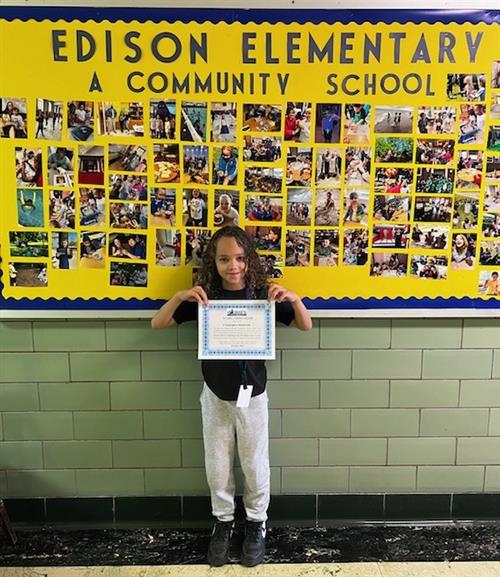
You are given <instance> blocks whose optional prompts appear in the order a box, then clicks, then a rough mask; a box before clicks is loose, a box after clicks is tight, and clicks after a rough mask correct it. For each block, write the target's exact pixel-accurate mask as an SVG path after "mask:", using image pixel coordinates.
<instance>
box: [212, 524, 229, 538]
mask: <svg viewBox="0 0 500 577" xmlns="http://www.w3.org/2000/svg"><path fill="white" fill-rule="evenodd" d="M232 529H233V524H232V523H231V522H227V523H224V522H222V523H216V524H215V527H214V531H213V533H212V535H215V536H216V537H225V536H226V535H231V531H232Z"/></svg>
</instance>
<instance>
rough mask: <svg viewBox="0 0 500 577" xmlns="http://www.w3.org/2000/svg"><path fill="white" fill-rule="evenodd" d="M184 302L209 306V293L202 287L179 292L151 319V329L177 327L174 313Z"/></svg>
mask: <svg viewBox="0 0 500 577" xmlns="http://www.w3.org/2000/svg"><path fill="white" fill-rule="evenodd" d="M184 301H190V302H198V303H200V304H204V305H206V304H208V297H207V293H206V292H205V291H204V290H203V288H202V287H201V286H195V287H193V288H191V289H188V290H185V291H179V292H178V293H176V294H175V295H174V296H173V297H172V298H171V299H170V300H168V301H167V302H166V303H165V304H164V305H163V306H162V307H161V309H160V310H159V311H158V312H157V313H156V314H155V315H154V317H153V318H152V319H151V327H152V328H153V329H165V328H167V327H171V326H172V325H175V324H176V323H175V320H174V313H175V311H176V310H177V308H178V307H179V306H180V304H181V303H182V302H184Z"/></svg>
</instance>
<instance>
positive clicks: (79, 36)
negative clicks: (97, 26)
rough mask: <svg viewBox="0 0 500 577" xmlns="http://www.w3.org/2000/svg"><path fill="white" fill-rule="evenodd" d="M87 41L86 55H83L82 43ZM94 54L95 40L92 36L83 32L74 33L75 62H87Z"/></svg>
mask: <svg viewBox="0 0 500 577" xmlns="http://www.w3.org/2000/svg"><path fill="white" fill-rule="evenodd" d="M84 40H87V42H88V43H89V49H88V52H87V54H84V53H83V41H84ZM94 54H95V40H94V37H93V36H92V34H89V33H88V32H86V31H85V30H77V31H76V61H77V62H87V60H90V59H91V58H92V56H94Z"/></svg>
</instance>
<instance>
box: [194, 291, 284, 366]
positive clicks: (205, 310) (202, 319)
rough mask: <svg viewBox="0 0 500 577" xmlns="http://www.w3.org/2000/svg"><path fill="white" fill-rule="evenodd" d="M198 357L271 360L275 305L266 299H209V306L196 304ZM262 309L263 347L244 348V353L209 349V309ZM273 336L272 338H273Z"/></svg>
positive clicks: (273, 354) (273, 343)
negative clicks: (264, 337)
mask: <svg viewBox="0 0 500 577" xmlns="http://www.w3.org/2000/svg"><path fill="white" fill-rule="evenodd" d="M198 307H199V308H198V311H199V312H198V359H201V360H210V359H212V360H217V359H219V360H244V359H258V360H259V359H260V360H272V359H274V358H275V357H276V345H275V343H276V338H275V334H276V333H275V318H276V307H275V305H274V303H269V302H268V301H266V300H263V299H258V300H221V301H210V304H209V306H204V305H198ZM228 307H231V308H235V309H248V308H251V309H264V313H265V325H266V326H265V329H266V343H265V347H264V348H263V349H259V350H254V351H252V350H246V351H245V352H244V353H242V352H241V351H235V350H233V349H227V350H221V349H218V350H216V351H211V350H210V348H209V345H208V332H207V326H208V315H209V313H210V311H214V310H221V309H227V308H228ZM273 337H274V338H273Z"/></svg>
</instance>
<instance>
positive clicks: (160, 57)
mask: <svg viewBox="0 0 500 577" xmlns="http://www.w3.org/2000/svg"><path fill="white" fill-rule="evenodd" d="M164 38H168V39H169V40H172V42H173V43H174V47H175V50H174V53H173V54H172V56H163V55H161V54H160V53H159V52H158V44H159V43H160V40H163V39H164ZM181 49H182V47H181V41H180V40H179V39H178V38H177V36H176V35H175V34H172V32H162V33H161V34H157V35H156V36H155V37H154V38H153V41H152V42H151V52H152V53H153V56H154V57H155V58H156V60H159V61H160V62H164V63H165V64H169V63H170V62H175V61H176V60H177V58H179V55H180V53H181Z"/></svg>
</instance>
